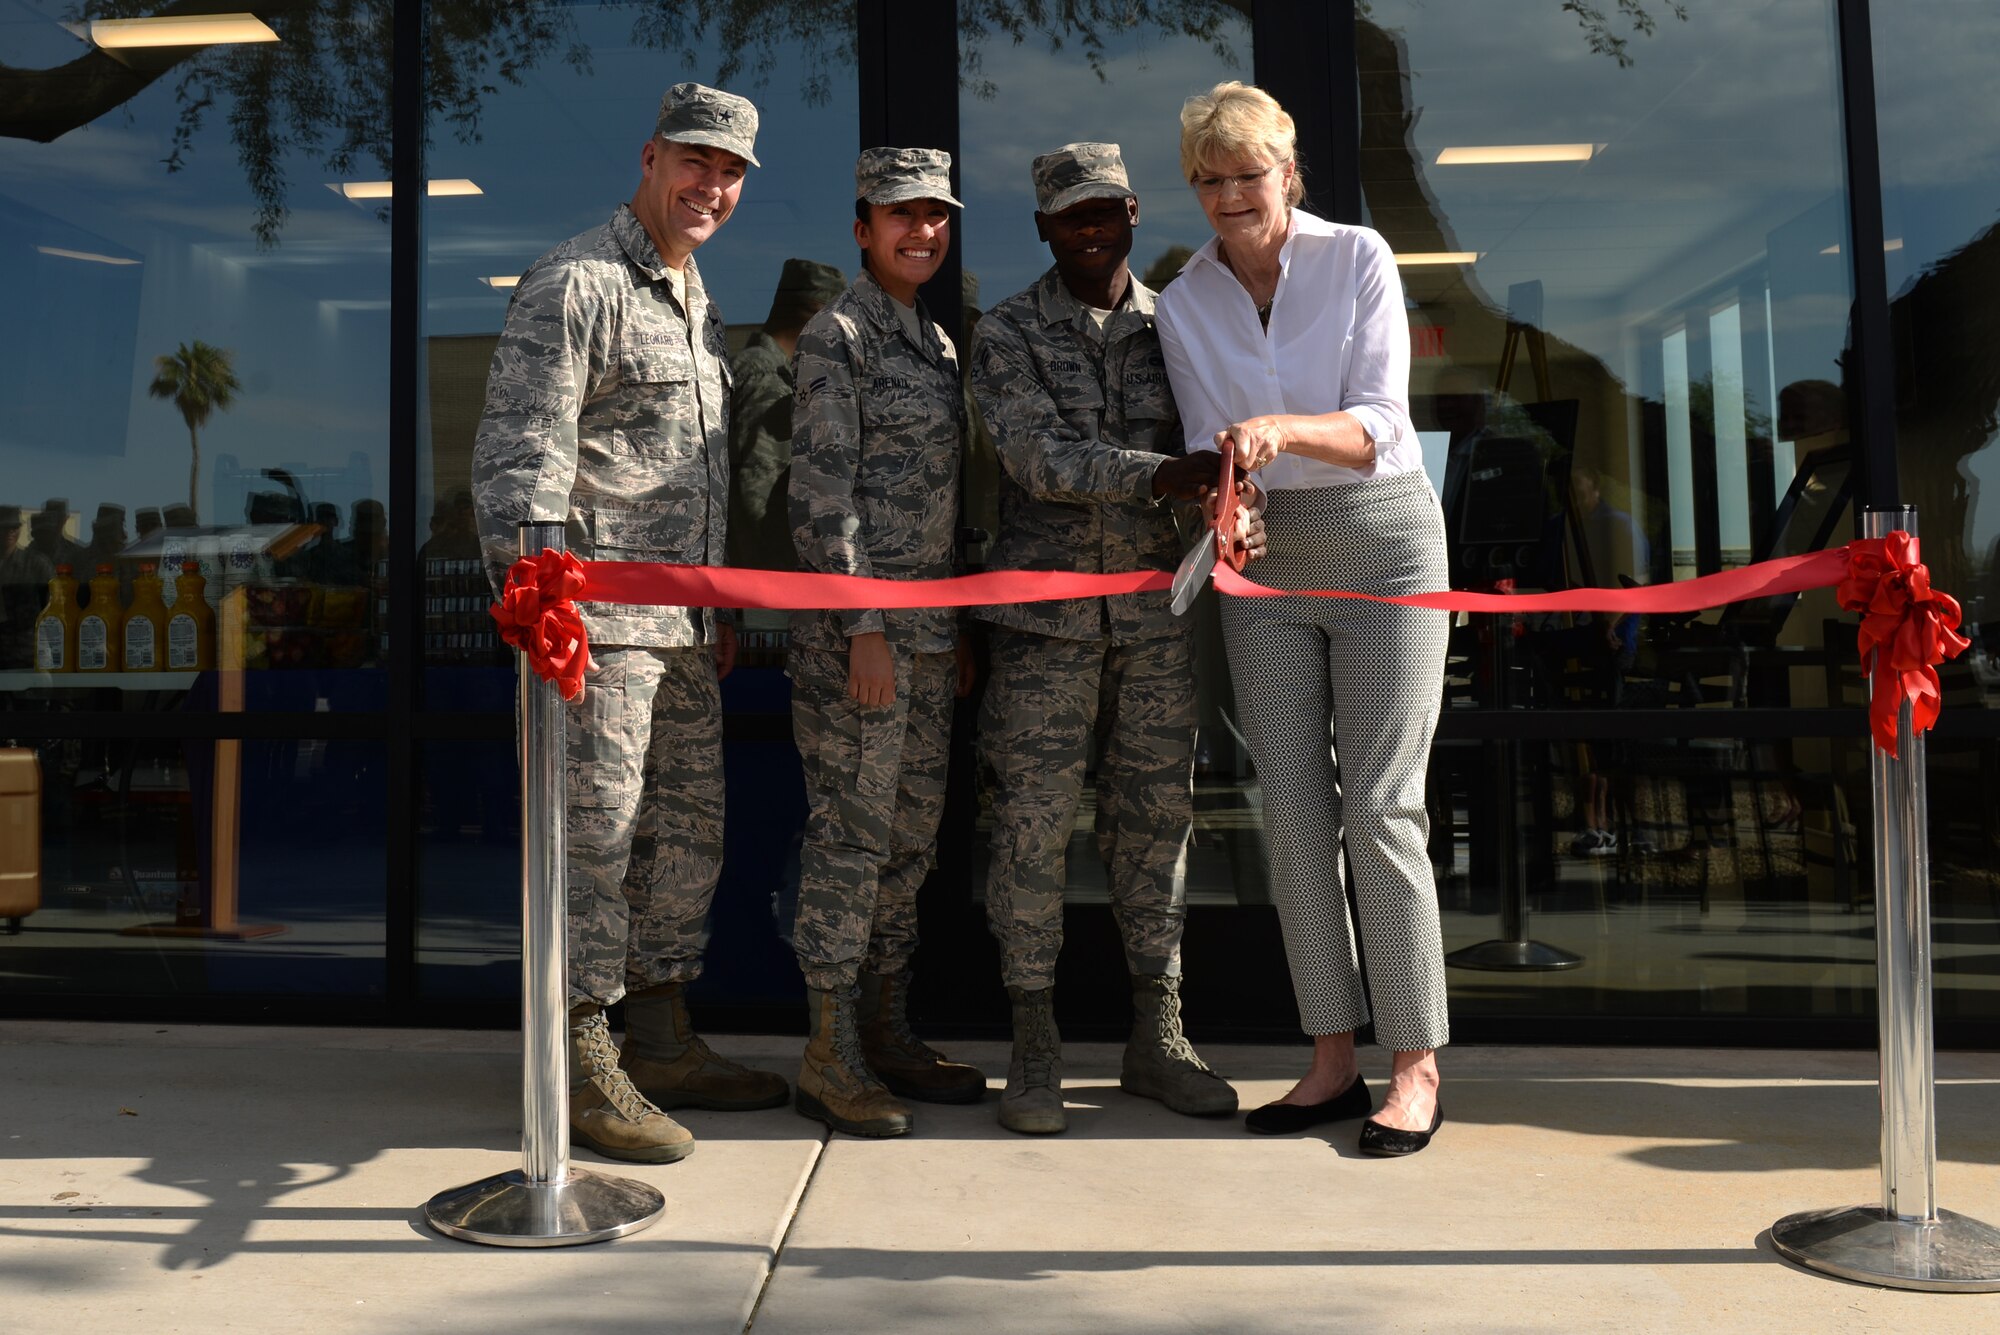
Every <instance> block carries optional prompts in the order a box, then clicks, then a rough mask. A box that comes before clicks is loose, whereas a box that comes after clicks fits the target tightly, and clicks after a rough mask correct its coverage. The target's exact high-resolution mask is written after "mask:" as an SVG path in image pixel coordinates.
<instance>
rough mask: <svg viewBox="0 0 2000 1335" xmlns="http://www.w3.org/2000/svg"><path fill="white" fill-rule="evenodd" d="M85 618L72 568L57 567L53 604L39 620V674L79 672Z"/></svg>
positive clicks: (51, 583) (52, 583)
mask: <svg viewBox="0 0 2000 1335" xmlns="http://www.w3.org/2000/svg"><path fill="white" fill-rule="evenodd" d="M82 615H83V614H82V612H81V611H80V609H78V607H77V605H76V580H75V579H74V578H72V577H71V573H70V568H69V567H68V566H67V565H60V566H57V567H56V577H55V578H54V579H52V580H50V581H49V605H48V606H47V607H44V608H43V609H42V614H41V615H40V616H39V617H37V618H35V670H36V671H37V672H74V671H76V623H77V622H78V621H79V620H80V619H81V618H82Z"/></svg>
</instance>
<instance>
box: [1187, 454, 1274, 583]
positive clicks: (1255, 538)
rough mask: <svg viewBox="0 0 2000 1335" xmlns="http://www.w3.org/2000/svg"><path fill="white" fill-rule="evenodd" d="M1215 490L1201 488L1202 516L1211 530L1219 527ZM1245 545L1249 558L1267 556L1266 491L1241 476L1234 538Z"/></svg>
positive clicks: (1237, 493)
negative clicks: (1217, 524)
mask: <svg viewBox="0 0 2000 1335" xmlns="http://www.w3.org/2000/svg"><path fill="white" fill-rule="evenodd" d="M1216 500H1217V496H1216V491H1215V488H1213V487H1203V488H1202V489H1201V517H1202V518H1203V519H1204V520H1206V521H1207V522H1208V526H1209V527H1210V528H1213V527H1215V504H1216ZM1234 536H1235V537H1236V538H1237V539H1238V540H1240V541H1241V542H1242V543H1243V548H1244V550H1245V551H1246V552H1247V553H1248V554H1249V559H1250V560H1252V561H1254V560H1256V559H1257V558H1258V557H1260V556H1262V555H1264V552H1265V550H1266V548H1265V535H1264V489H1263V488H1262V487H1259V486H1258V485H1257V484H1256V483H1255V482H1252V481H1251V480H1250V479H1249V478H1247V477H1243V476H1241V475H1240V474H1239V475H1238V476H1237V478H1236V531H1235V535H1234Z"/></svg>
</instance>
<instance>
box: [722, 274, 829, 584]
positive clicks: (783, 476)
mask: <svg viewBox="0 0 2000 1335" xmlns="http://www.w3.org/2000/svg"><path fill="white" fill-rule="evenodd" d="M846 286H847V276H846V275H845V274H843V273H841V271H840V270H838V269H836V268H834V267H833V266H832V265H831V264H820V263H818V262H817V261H814V260H805V259H797V258H794V259H789V260H786V261H785V266H784V268H783V269H782V270H780V271H779V274H778V290H777V291H776V292H775V293H773V294H772V296H771V313H770V314H769V315H767V316H765V317H764V324H763V326H762V327H761V328H759V329H756V330H754V331H752V332H751V335H750V338H749V340H748V341H747V342H745V343H744V345H743V346H742V347H741V348H739V349H737V351H736V353H735V355H734V356H732V357H731V358H730V359H729V369H730V372H731V375H732V378H733V380H734V382H735V383H734V384H733V385H731V387H730V390H729V564H730V565H733V566H749V567H752V568H754V569H758V570H793V569H796V568H797V566H798V553H797V552H795V551H794V550H793V548H792V521H791V515H790V513H789V511H788V505H789V502H788V501H787V500H786V482H787V480H788V479H789V478H790V477H791V474H792V393H793V389H794V386H793V382H792V354H793V353H794V352H795V351H797V349H798V345H799V331H800V330H801V329H804V328H805V327H806V321H808V320H810V319H812V317H813V316H815V315H817V314H819V312H820V309H821V308H822V307H823V306H825V305H826V303H827V302H829V301H832V300H833V299H834V298H835V297H837V296H839V295H840V294H841V291H842V290H843V289H844V288H846Z"/></svg>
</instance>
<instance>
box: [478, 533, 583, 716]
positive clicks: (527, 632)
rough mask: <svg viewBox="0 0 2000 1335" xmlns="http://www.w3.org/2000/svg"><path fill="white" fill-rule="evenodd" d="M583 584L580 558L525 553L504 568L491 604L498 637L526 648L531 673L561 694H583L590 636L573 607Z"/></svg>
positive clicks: (570, 698)
mask: <svg viewBox="0 0 2000 1335" xmlns="http://www.w3.org/2000/svg"><path fill="white" fill-rule="evenodd" d="M583 585H584V569H583V562H581V561H579V560H577V559H576V558H575V557H574V556H571V555H570V554H569V553H568V552H543V553H541V554H540V555H538V556H524V557H522V558H521V559H520V560H518V561H516V562H515V563H514V564H513V565H511V566H509V567H508V568H507V587H506V589H505V590H503V591H502V592H501V594H500V601H499V602H497V603H495V604H493V606H492V608H491V609H490V610H491V611H492V613H493V619H494V620H495V621H497V622H498V623H500V638H501V639H503V640H505V641H506V642H507V643H508V644H511V645H513V646H514V647H515V648H516V649H519V650H520V651H521V652H522V653H524V654H526V655H527V656H528V666H529V667H530V668H532V669H533V670H534V673H535V675H536V676H538V677H540V678H541V679H542V680H543V681H552V682H554V683H555V684H556V689H557V690H559V691H561V692H562V698H563V699H565V700H574V699H576V697H577V696H579V695H582V694H583V674H584V671H585V670H586V669H588V668H589V667H590V638H589V636H587V635H585V634H584V632H583V618H582V617H580V616H578V615H577V611H576V599H577V596H578V595H579V594H581V593H582V592H583Z"/></svg>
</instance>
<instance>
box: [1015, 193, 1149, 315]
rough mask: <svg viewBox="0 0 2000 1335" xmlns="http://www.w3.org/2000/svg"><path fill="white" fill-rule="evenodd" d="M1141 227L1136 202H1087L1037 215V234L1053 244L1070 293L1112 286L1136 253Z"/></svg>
mask: <svg viewBox="0 0 2000 1335" xmlns="http://www.w3.org/2000/svg"><path fill="white" fill-rule="evenodd" d="M1138 224H1139V201H1138V200H1136V199H1129V198H1128V199H1112V198H1103V199H1085V200H1079V201H1077V202H1076V203H1074V204H1072V205H1070V206H1069V207H1068V208H1066V209H1064V210H1063V211H1062V212H1060V213H1037V214H1036V215H1035V231H1036V234H1037V235H1039V236H1040V237H1041V238H1042V240H1044V241H1046V242H1048V243H1049V253H1050V254H1051V255H1053V256H1054V257H1055V261H1056V272H1058V273H1059V274H1061V275H1062V280H1063V282H1064V283H1065V284H1067V285H1068V287H1069V289H1070V291H1072V292H1078V291H1083V290H1086V289H1092V288H1097V287H1100V286H1102V285H1104V284H1106V283H1109V282H1110V281H1111V280H1112V278H1113V276H1114V275H1116V274H1117V272H1118V269H1119V266H1121V265H1123V264H1124V263H1125V260H1126V257H1127V256H1129V255H1130V254H1131V253H1132V229H1133V228H1134V227H1136V226H1138Z"/></svg>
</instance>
